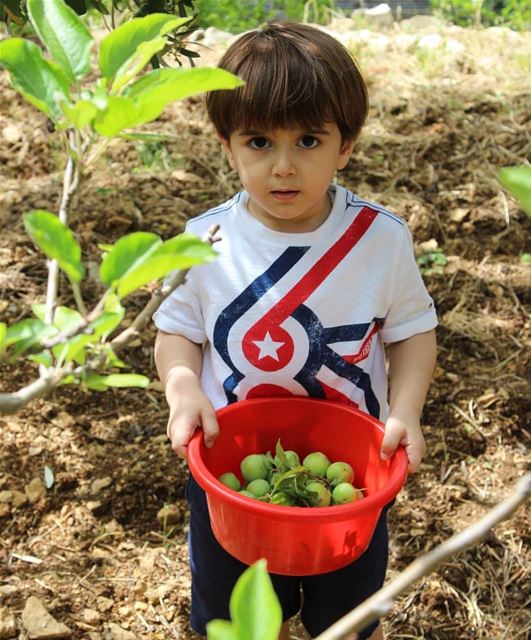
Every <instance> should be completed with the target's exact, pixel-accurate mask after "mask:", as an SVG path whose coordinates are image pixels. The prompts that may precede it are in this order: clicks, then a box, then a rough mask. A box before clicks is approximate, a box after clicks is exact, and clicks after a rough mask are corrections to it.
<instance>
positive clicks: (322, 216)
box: [220, 123, 354, 233]
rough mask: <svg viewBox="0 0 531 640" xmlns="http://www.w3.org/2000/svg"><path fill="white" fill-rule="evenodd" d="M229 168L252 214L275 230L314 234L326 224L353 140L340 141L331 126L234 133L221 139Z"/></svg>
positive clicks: (338, 133) (337, 131)
mask: <svg viewBox="0 0 531 640" xmlns="http://www.w3.org/2000/svg"><path fill="white" fill-rule="evenodd" d="M220 141H221V143H222V144H223V146H224V147H225V151H226V153H227V158H228V160H229V163H230V165H231V167H232V168H233V169H234V170H235V171H237V172H238V175H239V176H240V180H241V182H242V185H243V187H244V188H245V189H246V191H247V192H248V193H249V203H248V208H249V212H250V213H251V215H253V216H254V217H255V218H257V219H258V220H260V221H261V222H262V223H263V224H265V225H266V226H268V227H270V228H271V229H274V230H276V231H285V232H288V233H301V232H306V231H313V230H314V229H317V227H319V225H321V224H322V223H323V222H324V220H326V218H327V216H328V214H329V213H330V209H331V203H330V199H329V197H328V194H327V190H328V186H329V185H330V183H331V182H332V179H333V177H334V174H335V172H336V170H338V169H343V167H344V166H345V165H346V164H347V162H348V160H349V158H350V155H351V153H352V149H353V147H354V141H352V142H346V143H344V142H342V140H341V133H340V132H339V129H338V128H337V125H336V124H331V123H328V124H325V125H323V126H322V127H321V128H320V129H318V130H310V131H308V130H304V129H300V128H294V129H275V130H274V131H259V130H253V131H245V130H241V129H240V130H236V131H234V132H233V133H232V134H231V135H230V137H229V139H228V140H226V139H224V138H221V137H220Z"/></svg>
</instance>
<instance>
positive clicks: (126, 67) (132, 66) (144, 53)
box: [112, 38, 166, 92]
mask: <svg viewBox="0 0 531 640" xmlns="http://www.w3.org/2000/svg"><path fill="white" fill-rule="evenodd" d="M165 46H166V38H155V39H154V40H148V41H147V42H141V43H140V44H139V45H138V47H137V49H136V51H135V53H134V54H133V55H132V56H131V57H130V58H129V59H128V60H126V61H125V62H124V64H123V65H122V66H121V67H120V68H119V69H118V71H117V72H116V78H115V81H114V83H113V85H112V91H113V92H118V91H119V90H120V89H121V88H122V87H124V86H125V85H126V84H127V83H128V82H129V81H130V80H132V79H133V78H134V77H135V76H136V75H137V74H138V73H139V72H140V71H141V70H142V69H143V68H144V67H145V66H146V65H147V63H148V62H149V61H150V60H151V58H152V57H153V56H154V55H155V54H156V53H158V52H159V51H162V49H164V47H165Z"/></svg>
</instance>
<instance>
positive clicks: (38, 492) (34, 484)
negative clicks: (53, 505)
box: [24, 478, 46, 504]
mask: <svg viewBox="0 0 531 640" xmlns="http://www.w3.org/2000/svg"><path fill="white" fill-rule="evenodd" d="M24 492H25V493H26V496H27V498H28V500H29V501H30V502H31V504H35V503H36V502H38V501H39V500H41V499H42V498H44V497H45V496H46V487H45V486H44V483H43V482H42V480H41V479H40V478H33V480H32V481H31V482H30V483H29V484H27V485H26V486H25V487H24Z"/></svg>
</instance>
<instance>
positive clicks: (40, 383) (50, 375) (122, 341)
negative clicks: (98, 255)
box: [0, 225, 219, 414]
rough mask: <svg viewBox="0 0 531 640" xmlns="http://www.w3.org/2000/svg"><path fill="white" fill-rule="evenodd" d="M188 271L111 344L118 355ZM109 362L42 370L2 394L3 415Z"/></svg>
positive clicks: (210, 237)
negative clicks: (10, 390) (30, 379)
mask: <svg viewBox="0 0 531 640" xmlns="http://www.w3.org/2000/svg"><path fill="white" fill-rule="evenodd" d="M218 230H219V226H218V225H213V226H212V227H211V228H210V229H209V230H208V232H207V234H206V236H205V238H204V240H205V242H210V244H214V243H215V242H217V241H218V240H219V238H218V237H217V236H216V234H217V232H218ZM188 271H189V269H183V270H181V271H176V272H174V273H172V274H171V275H170V276H169V278H167V280H166V281H165V282H164V283H163V284H162V286H161V287H158V288H157V289H156V290H155V291H154V292H153V294H152V295H151V298H150V299H149V300H148V302H147V303H146V305H145V306H144V308H143V309H142V310H141V311H140V313H139V314H138V315H137V316H136V318H135V319H134V320H133V322H132V323H131V325H130V326H129V327H128V328H127V329H125V330H124V331H122V332H121V333H119V334H118V335H117V336H116V337H115V338H113V339H112V340H111V341H110V345H111V347H112V348H113V351H114V352H115V353H118V352H119V351H120V350H121V349H123V348H124V347H125V346H127V345H128V344H129V343H130V342H131V341H132V340H133V339H134V338H136V337H137V336H139V335H140V333H141V331H142V330H143V329H144V328H145V327H146V326H147V324H148V323H149V322H150V320H151V316H152V315H153V314H154V313H155V311H156V310H157V309H158V308H159V307H160V305H161V304H162V301H163V300H164V299H165V298H167V297H168V296H169V295H170V293H172V292H173V291H174V290H175V289H177V287H179V286H180V285H181V284H182V283H183V282H184V281H185V279H186V274H187V273H188ZM96 309H99V312H100V313H101V311H102V309H103V304H101V301H100V303H98V305H97V306H96ZM96 309H94V310H93V311H92V313H91V314H89V316H88V321H84V322H83V323H82V324H80V325H78V326H77V327H75V328H73V329H71V330H69V331H68V332H65V333H63V334H61V336H56V337H55V338H53V339H51V340H49V341H48V342H47V344H46V346H47V347H48V348H49V347H51V346H56V345H58V344H61V343H64V342H66V341H67V340H69V339H70V338H73V337H74V336H75V335H78V334H80V333H82V332H83V331H84V330H85V329H86V328H87V325H88V322H89V321H91V320H94V319H95V318H96V317H97V316H98V315H99V313H95V310H96ZM106 359H107V354H106V353H104V352H101V353H99V354H97V355H96V356H94V357H93V358H91V359H90V360H87V362H86V363H85V364H84V365H83V366H82V367H78V368H77V369H76V370H75V371H74V370H73V368H72V367H71V366H66V367H62V368H58V369H54V368H49V369H45V368H41V375H40V377H39V378H38V379H37V380H34V381H33V382H31V383H30V384H28V385H26V386H25V387H22V388H21V389H19V390H18V391H13V392H11V393H0V413H6V414H12V413H16V412H17V411H18V410H19V409H22V407H24V406H26V405H27V404H28V403H29V402H31V401H32V400H35V399H36V398H39V397H41V396H43V395H46V394H48V393H50V392H51V391H52V390H53V389H54V388H55V387H57V386H58V385H59V383H60V382H61V380H62V379H63V378H65V377H66V376H67V375H71V374H72V373H74V374H76V375H80V374H81V373H82V372H84V371H90V370H92V371H94V370H97V369H99V368H100V367H101V366H102V365H103V364H104V363H105V360H106Z"/></svg>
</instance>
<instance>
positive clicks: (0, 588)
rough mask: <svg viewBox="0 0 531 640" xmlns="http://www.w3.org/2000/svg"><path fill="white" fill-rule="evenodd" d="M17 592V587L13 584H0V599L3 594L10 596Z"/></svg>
mask: <svg viewBox="0 0 531 640" xmlns="http://www.w3.org/2000/svg"><path fill="white" fill-rule="evenodd" d="M16 592H17V588H16V587H15V585H13V584H1V585H0V599H1V598H2V597H3V596H10V595H12V594H13V593H16Z"/></svg>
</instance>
